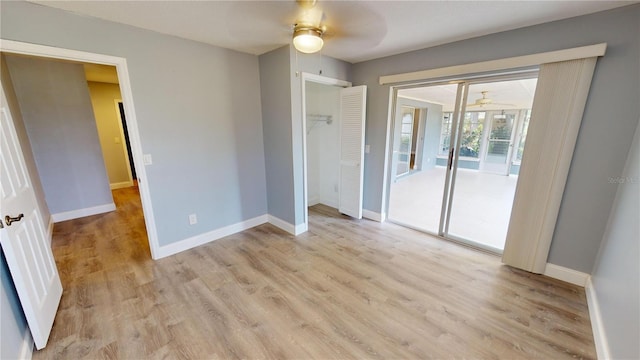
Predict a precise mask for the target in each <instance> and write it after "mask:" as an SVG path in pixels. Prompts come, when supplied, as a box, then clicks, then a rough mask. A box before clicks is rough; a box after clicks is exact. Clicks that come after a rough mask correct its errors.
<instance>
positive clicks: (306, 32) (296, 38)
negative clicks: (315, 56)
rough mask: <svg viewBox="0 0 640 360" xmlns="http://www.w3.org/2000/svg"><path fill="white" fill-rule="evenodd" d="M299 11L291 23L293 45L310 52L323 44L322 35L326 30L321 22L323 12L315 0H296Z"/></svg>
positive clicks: (317, 49)
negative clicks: (294, 20)
mask: <svg viewBox="0 0 640 360" xmlns="http://www.w3.org/2000/svg"><path fill="white" fill-rule="evenodd" d="M296 2H297V3H298V6H299V8H300V11H299V13H298V15H297V17H296V23H295V24H293V46H294V47H295V48H296V49H297V50H298V51H300V52H303V53H307V54H311V53H315V52H318V51H320V49H322V46H323V45H324V40H322V35H324V33H325V32H326V31H327V27H326V25H323V24H322V20H323V19H324V12H323V11H322V9H321V8H320V7H319V6H316V4H317V0H296Z"/></svg>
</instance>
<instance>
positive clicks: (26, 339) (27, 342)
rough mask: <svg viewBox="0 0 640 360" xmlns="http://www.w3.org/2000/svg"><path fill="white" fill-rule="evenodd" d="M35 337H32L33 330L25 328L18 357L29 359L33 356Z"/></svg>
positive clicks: (21, 359) (22, 359) (23, 359)
mask: <svg viewBox="0 0 640 360" xmlns="http://www.w3.org/2000/svg"><path fill="white" fill-rule="evenodd" d="M33 345H34V343H33V339H32V338H31V331H29V328H26V329H25V332H24V336H23V337H22V344H21V345H20V352H19V353H18V359H20V360H25V359H26V360H29V359H31V358H32V357H33Z"/></svg>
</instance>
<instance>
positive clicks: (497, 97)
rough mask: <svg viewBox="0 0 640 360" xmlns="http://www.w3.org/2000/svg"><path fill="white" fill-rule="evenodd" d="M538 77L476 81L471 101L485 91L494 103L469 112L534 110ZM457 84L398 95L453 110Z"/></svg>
mask: <svg viewBox="0 0 640 360" xmlns="http://www.w3.org/2000/svg"><path fill="white" fill-rule="evenodd" d="M537 82H538V79H524V80H511V81H498V82H492V83H483V84H472V85H470V86H469V95H468V101H467V104H474V103H475V101H476V99H481V98H482V93H481V92H482V91H488V92H487V98H489V99H491V101H492V102H493V103H494V104H491V105H486V106H482V107H480V106H472V107H469V106H468V107H467V111H476V110H477V111H484V110H509V109H531V105H532V104H533V95H534V93H535V91H536V84H537ZM457 87H458V85H457V84H449V85H438V86H429V87H420V88H414V89H402V90H399V91H398V95H399V96H401V97H406V98H410V99H416V100H422V101H426V102H430V103H434V104H439V105H442V109H443V111H453V108H454V107H455V101H456V89H457Z"/></svg>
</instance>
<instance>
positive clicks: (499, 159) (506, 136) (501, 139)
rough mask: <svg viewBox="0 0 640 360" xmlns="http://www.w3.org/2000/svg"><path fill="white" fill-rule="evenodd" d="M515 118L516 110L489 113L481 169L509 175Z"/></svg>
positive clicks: (516, 115) (516, 117) (516, 116)
mask: <svg viewBox="0 0 640 360" xmlns="http://www.w3.org/2000/svg"><path fill="white" fill-rule="evenodd" d="M517 119H518V111H503V112H502V113H489V119H488V120H489V131H488V132H487V143H486V146H485V152H484V154H483V155H484V156H483V158H482V171H484V172H489V173H493V174H500V175H509V170H510V169H511V153H512V150H513V136H514V133H515V131H514V130H515V129H516V125H517V124H516V121H517Z"/></svg>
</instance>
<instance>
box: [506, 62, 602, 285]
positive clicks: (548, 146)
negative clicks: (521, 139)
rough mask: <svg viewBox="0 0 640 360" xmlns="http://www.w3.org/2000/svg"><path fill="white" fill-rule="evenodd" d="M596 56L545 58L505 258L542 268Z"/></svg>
mask: <svg viewBox="0 0 640 360" xmlns="http://www.w3.org/2000/svg"><path fill="white" fill-rule="evenodd" d="M596 60H597V57H590V58H584V59H578V60H570V61H562V62H556V63H548V64H543V65H541V67H540V73H539V77H538V85H537V88H536V93H535V97H534V102H533V108H532V111H531V121H530V123H529V130H528V134H527V144H526V148H525V150H524V154H523V159H522V166H521V168H520V176H519V179H518V186H517V189H516V194H515V198H514V203H513V210H512V213H511V221H510V223H509V230H508V232H507V240H506V243H505V248H504V253H503V256H502V262H504V263H505V264H507V265H510V266H513V267H516V268H519V269H523V270H526V271H530V272H533V273H539V274H540V273H543V272H544V270H545V267H546V264H547V257H548V254H549V248H550V246H551V240H552V237H553V231H554V229H555V225H556V220H557V216H558V211H559V209H560V202H561V200H562V194H563V192H564V187H565V183H566V180H567V174H568V172H569V166H570V164H571V158H572V157H573V150H574V147H575V143H576V138H577V136H578V130H579V128H580V123H581V121H582V114H583V112H584V106H585V103H586V101H587V96H588V94H589V87H590V86H591V78H592V77H593V70H594V68H595V64H596Z"/></svg>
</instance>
